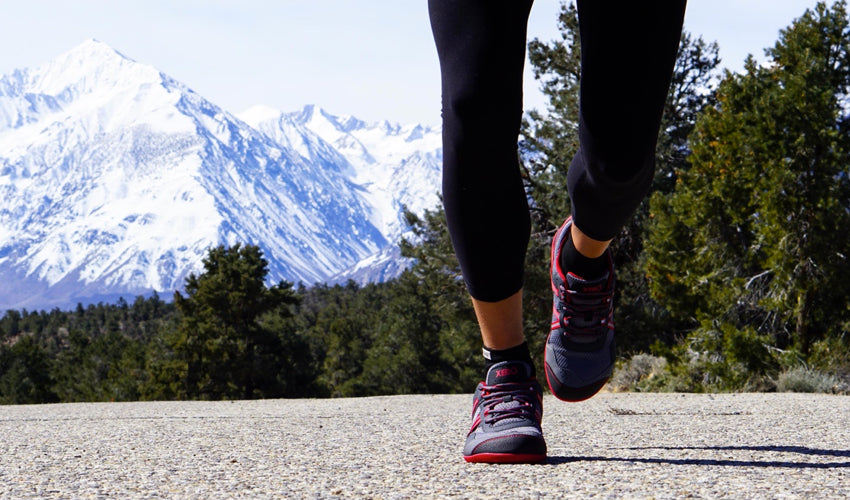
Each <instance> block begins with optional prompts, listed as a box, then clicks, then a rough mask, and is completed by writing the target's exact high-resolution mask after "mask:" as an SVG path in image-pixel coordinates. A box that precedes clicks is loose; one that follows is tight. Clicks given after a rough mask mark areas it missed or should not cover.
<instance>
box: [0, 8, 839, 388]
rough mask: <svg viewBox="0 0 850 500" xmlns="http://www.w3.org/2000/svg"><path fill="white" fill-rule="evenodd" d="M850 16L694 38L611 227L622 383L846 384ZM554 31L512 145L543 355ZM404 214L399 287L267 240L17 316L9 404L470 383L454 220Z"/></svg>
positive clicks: (563, 44) (559, 205) (530, 308)
mask: <svg viewBox="0 0 850 500" xmlns="http://www.w3.org/2000/svg"><path fill="white" fill-rule="evenodd" d="M848 26H850V21H848V15H847V10H846V3H845V2H844V1H839V2H836V3H834V4H833V5H832V6H828V5H826V4H825V3H819V4H818V5H817V6H815V7H814V8H812V9H809V10H807V11H806V12H805V13H804V14H803V15H802V16H800V17H799V18H797V19H795V20H794V21H793V22H792V23H791V24H790V25H789V26H788V27H787V28H785V29H784V30H782V31H781V32H780V34H779V38H778V40H777V41H776V43H775V45H774V46H773V47H771V48H769V49H767V50H766V51H765V57H766V60H765V61H763V62H757V61H756V60H755V59H754V58H752V57H751V58H748V60H747V61H746V63H745V66H744V70H743V72H741V73H730V72H724V73H721V72H720V71H719V69H718V68H719V63H720V59H719V57H718V48H717V45H716V44H715V43H706V42H705V41H704V40H703V39H702V38H700V37H694V36H692V35H691V34H689V33H683V35H682V42H681V46H680V51H679V56H678V59H677V63H676V67H675V71H674V75H673V80H672V85H671V89H670V94H669V97H668V101H667V106H666V109H665V114H664V121H663V123H662V130H661V134H660V137H659V142H658V149H657V158H656V165H657V168H656V176H655V179H654V183H653V189H652V193H653V194H652V196H651V197H648V198H647V199H646V201H645V202H644V203H643V205H642V206H641V207H640V208H639V210H638V212H637V214H636V215H635V217H634V218H633V220H632V221H631V222H630V223H629V225H628V226H627V227H626V228H624V229H623V231H622V233H621V234H620V236H619V237H618V238H617V239H616V240H615V246H614V255H615V265H616V267H617V292H616V293H617V296H616V298H615V300H616V304H617V306H616V307H617V308H616V312H615V322H616V324H617V333H616V334H617V337H618V339H617V342H618V345H619V346H620V358H621V362H620V363H619V365H618V368H617V372H616V376H615V379H614V380H613V382H612V386H613V387H614V388H615V389H628V390H671V391H734V390H825V391H832V392H847V391H848V389H850V384H848V380H850V349H849V348H850V299H848V297H850V265H848V255H850V236H848V235H850V28H849V27H848ZM559 27H560V38H559V39H558V40H554V41H549V42H544V41H540V40H532V41H531V42H530V43H529V60H530V63H531V66H532V70H533V71H534V75H535V77H536V78H537V79H538V80H539V82H540V85H541V88H542V90H543V92H544V93H545V94H546V95H547V97H548V98H549V105H548V107H547V109H546V110H532V111H531V112H529V113H528V114H527V116H526V118H525V120H524V122H523V128H522V136H521V141H520V149H521V156H522V160H523V161H522V168H523V177H524V182H525V188H526V191H527V193H528V197H529V200H530V205H531V210H532V221H533V229H532V238H531V244H530V247H529V252H528V265H527V275H526V279H525V304H526V317H525V325H524V326H525V330H526V335H527V337H528V338H529V342H530V344H531V347H532V352H533V353H535V354H536V355H537V356H540V353H542V347H543V342H544V339H545V337H546V333H547V331H548V327H549V314H550V308H551V291H550V287H549V276H548V266H547V262H548V252H549V244H550V241H551V237H552V235H553V234H554V231H555V230H556V228H557V227H558V225H560V223H561V222H562V221H563V219H564V218H565V217H566V215H567V214H568V212H569V199H568V198H567V194H566V186H565V179H566V168H567V166H568V165H569V163H570V160H571V158H572V156H573V155H574V154H575V152H576V150H577V148H578V144H577V141H576V137H577V127H578V88H579V85H580V82H581V74H580V65H579V59H578V58H579V50H580V40H579V37H578V21H577V16H576V9H575V6H574V5H573V4H564V5H563V6H562V9H561V12H560V16H559ZM626 76H628V75H626ZM631 77H640V76H639V75H631ZM624 78H625V76H624ZM624 81H625V80H624ZM623 91H624V92H627V91H628V86H627V84H624V89H623ZM624 112H628V110H624ZM407 218H408V223H409V225H410V228H411V232H412V234H413V236H412V237H410V238H409V239H408V240H405V241H403V242H402V243H401V250H402V254H403V255H404V256H405V257H408V258H410V259H411V261H412V262H413V264H412V265H411V266H410V268H409V269H408V270H406V271H405V272H404V273H402V274H401V275H400V276H399V277H398V278H396V279H393V280H390V281H388V282H385V283H380V284H367V285H358V284H356V283H353V282H349V283H347V284H344V285H334V286H330V285H323V284H318V285H314V286H312V287H306V286H304V285H298V286H295V285H294V284H292V283H288V282H280V283H277V284H272V285H269V284H268V283H267V273H268V266H267V262H266V261H265V259H264V258H263V256H262V253H261V252H260V250H259V248H258V247H256V246H252V245H236V246H234V247H230V248H226V247H217V248H213V249H211V250H210V251H209V253H208V255H207V256H206V258H205V259H204V270H203V272H201V273H199V274H198V275H192V276H190V277H189V278H188V279H187V280H186V286H185V292H183V293H176V294H175V296H174V300H173V301H169V302H166V301H163V300H161V299H160V298H159V297H158V296H156V295H154V296H153V297H149V298H137V299H136V300H135V301H134V302H133V303H132V304H129V303H127V302H125V301H123V300H122V301H119V303H118V304H98V305H92V306H88V307H83V306H78V307H77V309H76V310H75V311H58V310H54V311H50V312H44V311H42V312H28V311H8V312H7V313H6V314H5V316H4V317H3V318H2V319H0V402H2V403H29V402H53V401H109V400H115V401H126V400H136V399H236V398H265V397H307V396H309V397H335V396H362V395H377V394H395V393H434V392H468V391H472V389H473V388H474V385H475V384H476V383H477V381H478V380H479V378H480V376H481V370H482V367H483V363H482V358H481V356H480V354H479V349H480V338H479V334H478V329H477V325H476V323H475V317H474V314H473V311H472V309H471V304H470V303H469V299H468V296H467V294H466V290H465V288H464V285H463V280H462V278H461V275H460V269H459V267H458V264H457V261H456V259H455V258H454V255H453V252H452V248H451V243H450V241H449V237H448V234H447V231H446V227H445V217H444V214H443V213H442V211H441V210H440V209H439V208H437V209H435V210H433V211H428V212H426V213H425V214H424V215H422V216H416V215H414V214H410V213H408V214H407ZM184 294H185V295H184ZM539 361H540V360H539V359H538V362H539Z"/></svg>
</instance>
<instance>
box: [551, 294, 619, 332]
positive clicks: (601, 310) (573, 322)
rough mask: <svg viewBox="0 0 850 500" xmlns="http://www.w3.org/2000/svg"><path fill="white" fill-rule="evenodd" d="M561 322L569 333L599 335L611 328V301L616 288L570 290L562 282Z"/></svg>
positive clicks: (562, 326)
mask: <svg viewBox="0 0 850 500" xmlns="http://www.w3.org/2000/svg"><path fill="white" fill-rule="evenodd" d="M558 288H559V291H560V297H559V298H560V299H561V300H560V301H559V302H560V304H559V306H560V307H559V308H558V309H559V311H558V312H559V313H560V316H561V317H560V323H561V328H563V329H564V333H565V334H568V335H580V336H594V337H595V336H599V335H603V334H605V333H607V332H608V330H609V329H611V327H612V325H611V324H610V323H611V301H612V300H613V298H614V290H613V289H612V288H608V289H605V290H599V291H577V290H570V289H568V288H566V286H564V284H561V285H560V286H559V287H558Z"/></svg>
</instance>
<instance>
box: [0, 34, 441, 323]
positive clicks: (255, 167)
mask: <svg viewBox="0 0 850 500" xmlns="http://www.w3.org/2000/svg"><path fill="white" fill-rule="evenodd" d="M252 125H253V126H252ZM255 127H256V128H255ZM439 157H440V150H439V131H437V130H433V129H429V128H425V127H421V126H408V127H403V126H400V125H391V124H387V123H381V124H366V123H364V122H362V121H359V120H357V119H354V118H351V117H334V116H333V115H330V114H328V113H326V112H324V111H322V110H320V109H318V108H315V107H312V106H308V107H306V108H304V109H303V110H301V111H300V112H297V113H291V114H286V113H280V112H276V111H271V110H268V109H263V108H254V109H252V110H250V111H249V112H246V113H244V114H243V115H242V119H238V118H236V117H234V116H233V115H231V114H229V113H227V112H225V111H224V110H222V109H221V108H219V107H217V106H216V105H214V104H213V103H211V102H209V101H207V100H206V99H204V98H203V97H201V96H199V95H198V94H196V93H195V92H193V91H192V90H191V89H189V88H188V87H186V86H185V85H183V84H181V83H179V82H177V81H174V80H173V79H171V78H170V77H168V76H167V75H164V74H162V73H161V72H159V71H157V70H156V69H155V68H153V67H151V66H148V65H144V64H140V63H138V62H135V61H133V60H132V59H129V58H127V57H125V56H123V55H121V54H120V53H118V52H116V51H115V50H113V49H112V48H110V47H109V46H108V45H106V44H103V43H100V42H97V41H94V40H91V41H88V42H85V43H83V44H82V45H80V46H78V47H76V48H74V49H73V50H71V51H69V52H68V53H66V54H64V55H62V56H60V57H58V58H56V59H55V60H53V61H51V62H49V63H47V64H44V65H42V66H39V67H36V68H34V69H23V70H17V71H15V72H13V73H12V74H10V75H6V76H3V77H2V78H0V280H2V281H3V283H4V285H3V287H2V288H0V309H7V308H19V307H33V306H37V307H48V306H51V305H63V306H64V305H67V304H73V303H74V302H76V301H83V302H85V301H90V300H96V299H97V298H100V297H115V296H116V295H125V296H128V295H132V294H137V293H145V292H149V291H151V290H158V291H164V292H166V294H170V292H171V291H173V290H175V289H180V288H182V285H183V282H184V279H185V277H186V276H187V275H188V274H189V273H191V272H197V271H199V270H200V269H201V259H202V258H203V256H204V255H205V254H206V250H207V249H208V248H209V247H210V246H214V245H217V244H222V243H224V244H234V243H237V242H242V243H250V244H258V245H260V246H261V247H262V248H263V251H264V254H265V257H266V258H267V259H268V260H269V268H270V278H271V279H272V280H274V281H277V280H280V279H287V280H290V281H304V282H305V283H308V284H312V283H314V282H316V281H324V280H328V279H330V277H332V276H334V275H338V274H339V273H342V272H344V271H345V270H346V269H358V270H361V271H358V272H359V273H360V275H361V276H365V274H363V272H362V269H364V268H367V267H369V264H368V263H370V262H378V261H381V262H383V263H382V264H381V266H383V268H384V271H375V272H373V273H372V276H384V277H386V275H385V274H381V273H382V272H385V271H386V269H390V268H392V264H391V263H390V262H389V261H388V260H387V259H388V257H384V258H382V257H381V256H382V255H383V256H387V255H393V250H392V249H393V247H394V242H395V241H396V240H397V238H398V236H399V235H400V234H402V232H403V231H404V227H403V223H402V221H401V218H400V214H399V208H400V206H401V204H406V205H407V206H409V207H410V208H412V209H413V210H414V211H417V212H421V210H422V209H424V208H433V207H434V206H435V205H436V203H437V197H436V191H437V189H438V185H439V184H438V181H437V177H438V172H439V159H440V158H439ZM396 272H397V271H396ZM376 273H377V274H376ZM367 274H368V273H367Z"/></svg>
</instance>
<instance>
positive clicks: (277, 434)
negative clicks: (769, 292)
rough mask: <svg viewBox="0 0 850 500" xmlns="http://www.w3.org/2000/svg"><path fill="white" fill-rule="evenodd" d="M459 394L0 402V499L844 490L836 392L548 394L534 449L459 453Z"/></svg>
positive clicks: (849, 419)
mask: <svg viewBox="0 0 850 500" xmlns="http://www.w3.org/2000/svg"><path fill="white" fill-rule="evenodd" d="M470 402H471V396H469V395H453V396H392V397H377V398H361V399H336V400H266V401H238V402H159V403H103V404H59V405H40V406H0V499H12V498H198V499H201V498H434V497H436V498H497V497H509V498H540V497H545V498H587V497H606V498H847V497H848V496H850V481H848V472H850V398H848V397H841V396H827V395H802V394H724V395H682V394H600V395H598V396H597V397H595V398H593V399H591V400H590V401H587V402H584V403H578V404H568V403H562V402H560V401H557V400H555V399H553V398H551V397H550V396H547V398H546V400H545V402H544V408H545V410H544V413H545V414H544V420H543V430H544V433H545V435H546V440H547V442H548V445H549V459H548V460H547V461H546V462H545V463H544V464H541V465H486V464H467V463H466V462H464V461H463V459H462V457H461V448H462V445H463V438H464V435H465V432H466V430H467V425H468V413H469V411H470V408H471V404H470Z"/></svg>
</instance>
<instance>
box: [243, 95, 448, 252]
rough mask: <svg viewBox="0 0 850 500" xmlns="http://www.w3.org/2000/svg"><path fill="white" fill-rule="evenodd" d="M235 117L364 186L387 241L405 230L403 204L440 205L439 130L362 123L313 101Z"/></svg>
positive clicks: (419, 208) (262, 108) (421, 207)
mask: <svg viewBox="0 0 850 500" xmlns="http://www.w3.org/2000/svg"><path fill="white" fill-rule="evenodd" d="M239 117H240V118H241V119H242V120H244V121H245V122H246V123H248V124H250V125H252V126H253V127H254V128H256V129H257V130H259V131H261V132H262V133H264V134H265V135H266V136H268V137H269V138H271V139H272V140H274V141H276V142H278V143H279V144H282V145H286V146H287V147H289V148H291V149H294V150H295V151H298V153H299V154H301V155H302V156H304V157H305V158H307V159H308V160H310V161H312V162H317V163H326V164H331V163H333V164H335V165H336V166H337V169H338V171H339V172H340V173H341V174H343V175H345V176H346V177H347V178H348V179H349V180H350V181H351V182H353V183H354V184H356V185H358V186H360V187H362V188H363V190H364V192H363V196H364V198H365V199H366V201H367V203H368V205H369V206H370V207H372V208H373V210H372V217H371V219H370V220H371V222H372V223H373V224H374V225H375V226H376V227H378V228H379V229H380V230H381V232H382V233H383V234H384V236H385V237H386V238H387V239H388V240H390V241H397V240H398V238H399V237H400V236H401V235H402V234H403V232H404V231H405V223H404V219H403V216H402V207H403V206H406V207H408V208H409V209H410V210H412V211H413V212H415V213H417V214H421V213H422V212H423V211H424V210H425V209H433V208H434V207H436V206H437V204H438V203H439V198H438V194H437V193H438V189H439V185H440V172H441V170H440V169H441V164H442V136H441V131H440V129H439V128H431V127H424V126H422V125H419V124H413V125H406V126H402V125H398V124H391V123H389V122H386V121H384V122H379V123H366V122H363V121H361V120H358V119H356V118H354V117H350V116H342V117H340V116H334V115H332V114H330V113H328V112H327V111H325V110H323V109H321V108H317V107H316V106H312V105H308V106H305V107H304V108H303V109H302V110H301V111H298V112H294V113H284V112H282V111H278V110H274V109H272V108H268V107H265V106H257V107H254V108H251V109H249V110H247V111H245V112H244V113H241V114H240V115H239Z"/></svg>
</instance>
